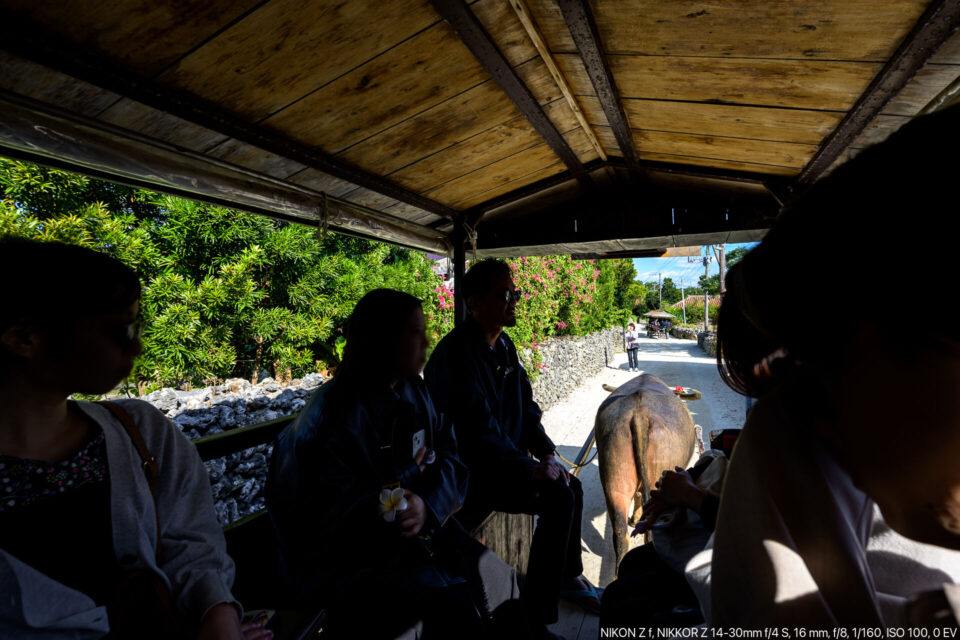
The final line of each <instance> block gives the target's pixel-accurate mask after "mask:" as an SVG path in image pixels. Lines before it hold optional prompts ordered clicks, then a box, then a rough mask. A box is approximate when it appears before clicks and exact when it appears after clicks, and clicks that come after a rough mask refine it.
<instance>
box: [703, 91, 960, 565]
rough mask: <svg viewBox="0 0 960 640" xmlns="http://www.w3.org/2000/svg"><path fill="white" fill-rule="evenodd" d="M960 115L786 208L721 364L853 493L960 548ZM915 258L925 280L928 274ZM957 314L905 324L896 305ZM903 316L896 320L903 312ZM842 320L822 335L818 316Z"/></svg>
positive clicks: (753, 266) (744, 269) (835, 176)
mask: <svg viewBox="0 0 960 640" xmlns="http://www.w3.org/2000/svg"><path fill="white" fill-rule="evenodd" d="M958 144H960V110H958V108H957V107H954V108H951V109H948V110H945V111H942V112H939V113H936V114H934V115H929V116H923V117H920V118H917V119H916V120H914V121H912V122H910V123H909V124H907V125H905V126H904V127H903V128H901V129H900V130H899V131H898V132H896V133H894V134H893V135H892V136H890V138H889V139H888V140H887V141H885V142H883V143H881V144H879V145H876V146H874V147H870V148H868V149H866V150H864V151H862V152H861V153H860V154H859V155H857V156H856V157H855V158H854V159H853V160H851V161H849V162H847V163H846V164H844V165H843V166H841V167H839V168H838V169H836V170H835V171H834V172H833V173H832V174H830V175H829V176H828V177H826V178H824V179H822V180H820V181H819V182H818V183H816V184H815V185H814V187H813V188H812V189H811V190H810V191H809V192H808V193H806V194H805V195H804V196H803V197H802V198H800V199H799V200H798V201H797V202H796V203H795V204H793V205H792V206H790V207H788V208H787V209H786V210H785V211H784V212H783V213H782V214H781V215H780V216H779V217H778V219H777V220H776V222H775V223H774V225H773V227H772V228H771V229H770V231H769V233H768V234H767V236H766V237H765V238H764V240H763V242H761V243H760V245H759V246H757V247H756V248H754V249H753V250H752V251H750V252H749V253H748V254H747V255H746V256H745V257H744V258H743V260H742V261H741V262H739V263H738V264H736V265H735V266H734V267H732V268H731V269H730V271H729V273H728V274H727V277H726V284H727V294H726V297H725V299H724V302H723V305H722V306H721V307H720V313H719V317H718V335H717V357H718V361H719V366H720V372H721V374H722V375H723V377H724V379H725V380H726V381H727V383H728V384H729V385H730V386H731V387H732V388H734V389H735V390H737V391H738V392H740V393H743V394H746V395H750V396H754V397H759V396H763V395H765V394H766V393H767V392H769V391H771V390H772V389H774V388H778V387H780V388H782V390H783V391H784V392H785V393H784V394H783V396H784V397H786V398H788V399H791V398H792V400H788V402H790V404H791V410H793V411H794V412H795V413H797V414H801V415H803V416H805V417H807V418H809V419H810V420H811V423H812V424H814V425H816V431H817V433H819V434H820V436H821V437H823V438H824V439H825V440H826V441H827V442H828V443H829V445H830V446H831V447H832V449H833V450H834V451H835V453H836V455H837V458H838V460H840V462H841V464H842V465H843V466H844V467H845V468H846V469H847V471H849V472H850V474H851V477H852V478H853V480H854V482H855V484H856V485H857V486H858V487H859V488H861V489H862V490H863V491H864V492H866V493H867V494H868V495H869V496H870V497H871V498H873V499H874V500H875V501H876V502H877V503H878V504H879V505H880V507H881V509H882V511H883V515H884V518H885V519H886V520H887V522H888V523H889V524H890V525H891V526H892V527H893V528H894V529H896V530H897V531H898V532H900V533H902V534H904V535H906V536H909V537H911V538H914V539H917V540H921V541H924V542H930V543H934V544H940V545H942V546H952V547H955V548H960V465H957V464H956V460H955V452H956V451H960V428H958V426H960V393H957V390H958V389H960V323H958V322H956V321H955V320H954V319H953V318H951V317H950V316H949V312H948V311H947V310H948V309H949V308H951V303H952V301H953V298H954V297H955V292H954V287H953V286H952V284H951V283H952V279H950V277H949V276H947V274H952V273H953V272H954V271H955V269H956V267H955V260H956V258H955V255H956V239H955V238H954V237H953V235H952V234H951V233H950V232H948V231H947V229H948V228H949V226H950V224H951V223H950V220H951V219H953V218H954V217H955V211H956V180H957V175H958V169H960V163H958V161H957V160H956V158H955V157H954V155H952V154H949V153H939V152H938V151H939V150H947V149H954V148H956V145H958ZM918 263H920V264H922V269H919V268H917V265H918ZM901 304H905V305H915V304H920V305H922V306H920V307H919V310H922V311H923V312H926V313H930V314H935V312H936V311H937V310H938V309H942V310H943V313H944V317H943V318H942V319H941V320H939V321H938V320H937V319H936V316H935V315H933V317H930V318H929V319H928V320H927V321H925V322H922V323H919V324H916V325H911V326H909V327H904V326H903V325H902V324H901V323H899V322H896V321H888V318H890V317H891V314H890V313H889V308H890V307H891V306H894V305H901ZM897 315H899V314H897ZM828 316H829V317H835V318H837V319H839V320H840V322H836V323H831V324H830V328H829V329H824V328H823V324H822V323H818V322H816V321H815V319H817V318H823V317H828Z"/></svg>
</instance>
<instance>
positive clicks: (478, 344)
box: [423, 320, 554, 477]
mask: <svg viewBox="0 0 960 640" xmlns="http://www.w3.org/2000/svg"><path fill="white" fill-rule="evenodd" d="M423 374H424V379H425V380H426V382H427V387H428V388H429V389H430V395H431V396H432V397H433V398H434V402H435V403H436V406H437V410H438V411H441V412H443V413H446V414H448V415H450V416H451V418H452V419H453V423H454V424H455V425H456V426H457V436H458V438H459V440H460V455H461V457H462V458H463V461H464V462H465V463H466V464H467V467H469V468H470V469H471V473H472V474H474V477H476V475H477V474H479V475H483V474H485V473H493V472H496V470H497V469H498V468H501V467H504V466H510V465H522V466H526V465H527V464H528V463H529V457H528V454H527V452H528V451H529V452H531V453H533V455H534V456H536V457H537V458H543V457H544V456H546V455H548V454H550V453H553V450H554V444H553V442H552V441H551V440H550V438H549V437H548V436H547V434H546V433H545V432H544V430H543V425H542V424H540V418H541V417H542V416H543V412H542V411H540V407H539V406H537V403H536V402H534V400H533V392H532V390H531V388H530V379H529V378H528V377H527V372H526V371H524V369H523V366H521V364H520V360H519V358H518V357H517V349H516V347H514V346H513V342H512V341H511V340H510V338H509V336H507V334H505V333H501V334H500V337H499V338H498V340H497V343H496V345H495V348H491V347H490V345H489V344H487V342H486V340H484V337H483V334H482V333H481V331H480V327H479V326H478V325H477V324H476V323H475V322H474V321H473V320H467V321H465V322H463V323H462V324H460V325H459V326H457V327H456V328H455V329H454V330H453V331H451V332H450V333H448V334H447V335H446V336H445V337H444V338H443V340H441V341H440V343H439V344H438V345H437V347H436V349H434V351H433V354H432V355H431V356H430V362H428V363H427V366H426V369H424V372H423Z"/></svg>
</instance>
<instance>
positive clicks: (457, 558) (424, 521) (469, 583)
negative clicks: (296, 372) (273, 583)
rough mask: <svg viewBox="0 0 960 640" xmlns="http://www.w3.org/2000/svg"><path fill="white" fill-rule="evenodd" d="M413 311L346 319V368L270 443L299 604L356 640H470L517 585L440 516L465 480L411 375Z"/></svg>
mask: <svg viewBox="0 0 960 640" xmlns="http://www.w3.org/2000/svg"><path fill="white" fill-rule="evenodd" d="M426 348H427V340H426V334H425V324H424V317H423V311H422V309H421V306H420V301H419V300H417V299H416V298H414V297H413V296H410V295H408V294H406V293H402V292H399V291H393V290H390V289H377V290H375V291H371V292H370V293H368V294H366V295H365V296H364V297H363V298H362V299H361V300H360V301H359V302H358V303H357V306H356V308H355V309H354V311H353V314H352V315H351V316H350V319H349V322H348V325H347V344H346V348H345V350H344V357H343V362H342V363H341V364H340V366H339V367H338V368H337V371H336V374H335V375H334V378H333V380H332V381H330V382H328V383H327V384H325V385H324V386H323V387H321V388H320V389H319V390H318V391H317V393H316V394H315V395H314V396H313V398H311V400H310V402H309V403H308V404H307V406H306V407H305V408H304V410H303V412H302V413H301V414H300V416H299V417H298V418H297V420H296V421H295V422H294V423H293V424H292V425H290V426H289V427H288V428H287V429H285V430H284V432H283V433H282V434H281V436H280V438H279V440H278V442H277V445H276V448H275V450H274V454H273V460H272V463H271V468H270V474H269V477H268V481H267V502H268V505H269V507H270V514H271V517H272V518H273V522H274V525H275V527H276V530H277V533H278V535H279V537H280V541H281V552H282V555H283V563H284V567H285V569H286V572H287V574H288V576H289V578H290V580H291V581H292V583H293V584H294V585H295V588H296V591H297V592H298V594H299V595H300V597H301V598H302V599H303V600H304V601H305V602H306V603H310V604H314V605H316V604H321V605H323V606H326V607H327V608H328V610H329V611H330V626H331V628H333V629H339V630H340V631H341V632H343V633H348V634H349V635H351V636H353V637H363V638H394V637H398V636H404V637H407V635H410V636H417V637H420V636H419V634H421V633H422V634H423V637H426V638H431V637H432V638H450V637H458V638H459V637H463V638H480V637H487V636H488V635H489V634H491V633H493V627H494V625H495V624H496V623H497V621H498V620H507V619H508V616H507V613H509V612H512V611H513V610H514V609H515V608H514V607H512V606H511V603H512V601H515V600H516V598H517V597H518V591H517V585H516V576H515V575H514V574H513V570H512V569H510V568H509V567H507V566H506V565H505V564H504V563H503V562H502V561H501V560H500V559H499V558H497V557H496V556H495V555H494V554H493V553H492V552H490V551H488V550H486V549H485V548H484V547H483V546H482V545H481V544H479V543H478V542H476V541H474V540H473V539H472V538H470V537H469V535H467V534H466V533H465V532H464V531H463V530H462V529H461V528H460V527H459V525H458V524H457V523H456V521H455V520H454V519H452V518H451V516H452V515H453V514H454V513H455V512H456V511H457V510H458V509H459V508H460V506H461V504H462V502H463V497H464V494H465V492H466V486H467V471H466V468H465V467H464V466H463V464H462V463H461V462H460V460H459V458H458V457H457V444H456V438H455V437H454V432H453V427H452V425H451V424H450V422H449V421H448V420H447V419H446V418H445V417H444V416H442V415H438V413H437V412H436V410H435V409H434V406H433V403H432V401H431V399H430V394H429V393H428V392H427V389H426V386H425V385H424V383H423V380H422V379H421V378H420V372H421V370H422V369H423V365H424V362H425V360H426Z"/></svg>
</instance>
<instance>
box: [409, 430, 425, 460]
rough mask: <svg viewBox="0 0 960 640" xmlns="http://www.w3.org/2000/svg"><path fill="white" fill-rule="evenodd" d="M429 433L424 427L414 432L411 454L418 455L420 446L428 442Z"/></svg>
mask: <svg viewBox="0 0 960 640" xmlns="http://www.w3.org/2000/svg"><path fill="white" fill-rule="evenodd" d="M426 438H427V433H426V431H424V430H423V429H420V431H417V432H416V433H414V434H413V452H412V453H411V454H410V455H411V456H413V457H416V455H417V451H420V447H422V446H424V445H425V444H426Z"/></svg>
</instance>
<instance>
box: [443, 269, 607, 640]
mask: <svg viewBox="0 0 960 640" xmlns="http://www.w3.org/2000/svg"><path fill="white" fill-rule="evenodd" d="M457 284H458V287H459V288H460V290H459V291H458V292H457V293H458V295H463V296H465V298H466V301H467V308H468V310H469V318H468V319H467V320H466V321H465V322H463V323H461V324H460V325H458V326H457V327H456V328H455V329H454V330H453V331H451V332H450V333H449V334H447V335H446V336H445V337H444V338H443V339H442V340H441V341H440V343H439V344H438V345H437V346H436V348H435V349H434V351H433V354H432V355H431V357H430V361H429V362H428V363H427V366H426V369H425V370H424V379H425V380H426V383H427V387H428V388H429V390H430V395H431V396H432V397H433V399H434V403H435V405H436V406H437V409H438V411H441V412H443V413H446V414H447V415H449V416H451V417H452V419H453V423H454V428H455V429H456V433H457V439H458V441H459V442H460V455H461V458H462V460H463V461H464V463H466V465H467V467H468V469H469V471H470V481H469V485H468V489H467V497H466V500H465V502H464V507H463V510H462V511H461V512H460V514H458V516H457V518H458V520H460V522H461V523H462V524H463V525H464V526H465V527H467V528H468V529H470V528H473V527H475V526H476V525H478V524H479V523H480V522H482V521H483V519H484V518H485V517H486V516H487V515H488V514H489V513H491V512H493V511H502V512H507V513H528V514H536V515H538V516H539V519H538V523H537V529H536V532H535V533H534V537H533V542H532V546H531V549H530V561H529V566H528V569H527V578H526V583H525V585H524V589H523V592H522V599H523V600H524V604H525V605H526V608H527V611H528V615H529V616H530V617H531V618H532V619H533V620H535V621H537V622H539V623H543V626H542V630H543V637H545V638H552V637H556V636H554V635H553V634H552V633H551V632H550V631H549V630H548V629H547V627H546V625H548V624H550V623H552V622H555V621H556V620H557V617H558V609H557V604H558V599H559V598H560V596H561V594H563V595H565V596H566V597H569V598H571V599H574V600H576V601H577V602H578V603H580V604H581V605H582V606H584V608H586V609H588V610H592V611H599V599H598V597H597V591H596V590H595V589H594V588H593V587H592V586H591V585H590V583H588V582H587V581H586V580H585V579H584V578H583V577H582V576H581V573H582V572H583V564H582V561H581V557H580V523H581V516H582V511H583V491H582V489H581V487H580V481H579V480H578V479H577V478H576V477H574V476H571V475H570V474H569V473H568V471H567V469H566V467H564V466H563V465H562V464H561V463H560V462H559V461H558V460H557V459H556V458H555V457H554V455H553V452H554V448H555V447H554V444H553V442H552V441H551V440H550V438H549V437H548V436H547V434H546V432H545V431H544V429H543V425H542V424H541V423H540V418H541V416H542V412H541V411H540V407H539V406H537V403H536V402H535V401H534V400H533V393H532V390H531V387H530V380H529V378H528V377H527V373H526V371H524V369H523V367H522V366H521V364H520V360H519V358H518V356H517V350H516V347H514V345H513V342H512V341H511V340H510V337H509V336H508V335H507V334H506V333H504V331H503V330H504V327H512V326H515V325H516V323H517V302H518V301H519V299H520V297H521V295H522V294H520V293H519V292H518V291H517V289H516V287H515V286H514V283H513V279H512V278H511V272H510V267H509V266H508V265H507V264H506V263H504V262H502V261H499V260H492V259H489V260H483V261H481V262H479V263H477V264H475V265H474V266H473V267H472V268H471V269H470V270H469V271H468V272H467V273H466V275H464V277H463V281H462V282H459V283H457Z"/></svg>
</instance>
